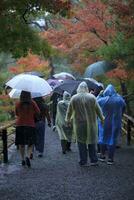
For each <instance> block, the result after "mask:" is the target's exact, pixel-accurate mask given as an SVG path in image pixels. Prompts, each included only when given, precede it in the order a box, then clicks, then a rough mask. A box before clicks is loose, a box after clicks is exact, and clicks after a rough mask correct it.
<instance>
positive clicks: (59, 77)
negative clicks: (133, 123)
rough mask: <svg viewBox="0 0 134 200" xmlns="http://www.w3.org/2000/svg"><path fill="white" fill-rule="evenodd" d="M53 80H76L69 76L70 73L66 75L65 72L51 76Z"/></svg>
mask: <svg viewBox="0 0 134 200" xmlns="http://www.w3.org/2000/svg"><path fill="white" fill-rule="evenodd" d="M53 77H54V78H56V79H63V80H64V79H69V80H76V79H75V77H74V76H73V75H72V74H70V73H67V72H61V73H58V74H54V75H53Z"/></svg>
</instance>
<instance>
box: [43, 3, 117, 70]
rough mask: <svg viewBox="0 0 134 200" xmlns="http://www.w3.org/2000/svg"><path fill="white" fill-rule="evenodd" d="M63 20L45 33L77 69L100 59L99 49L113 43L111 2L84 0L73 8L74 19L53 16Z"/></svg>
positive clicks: (59, 20) (56, 21)
mask: <svg viewBox="0 0 134 200" xmlns="http://www.w3.org/2000/svg"><path fill="white" fill-rule="evenodd" d="M53 23H55V24H59V26H58V28H57V29H54V28H51V29H49V30H48V31H45V32H43V33H42V37H43V38H46V39H47V40H48V41H49V42H50V44H51V45H52V46H53V47H54V48H56V49H58V50H59V51H61V52H64V53H65V54H67V55H68V56H69V60H70V61H71V63H72V65H74V66H75V69H76V70H79V71H80V70H81V73H82V72H83V71H84V68H82V66H83V67H84V66H87V65H89V64H90V63H92V62H94V61H96V60H97V59H98V57H96V54H95V52H96V51H97V50H98V48H100V47H101V46H103V45H109V44H110V42H111V40H112V39H113V38H114V37H115V33H116V32H115V21H114V16H113V15H111V12H110V10H109V8H108V7H107V4H105V3H103V2H102V1H101V0H96V1H92V0H88V1H86V0H83V1H81V3H79V4H77V6H74V8H73V9H72V10H71V19H63V18H60V19H58V20H56V19H55V20H53Z"/></svg>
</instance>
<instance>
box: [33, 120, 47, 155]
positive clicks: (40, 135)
mask: <svg viewBox="0 0 134 200" xmlns="http://www.w3.org/2000/svg"><path fill="white" fill-rule="evenodd" d="M36 131H37V133H36V145H35V147H36V150H37V151H39V153H43V151H44V140H45V122H44V121H39V122H37V123H36Z"/></svg>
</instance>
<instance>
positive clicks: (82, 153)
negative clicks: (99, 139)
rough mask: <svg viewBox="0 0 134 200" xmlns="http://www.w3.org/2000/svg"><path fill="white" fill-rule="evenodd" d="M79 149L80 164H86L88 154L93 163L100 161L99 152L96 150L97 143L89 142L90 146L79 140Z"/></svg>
mask: <svg viewBox="0 0 134 200" xmlns="http://www.w3.org/2000/svg"><path fill="white" fill-rule="evenodd" d="M78 149H79V157H80V162H79V163H80V164H81V165H83V164H86V163H87V159H88V154H89V158H90V162H91V163H96V162H97V161H98V158H97V152H96V145H95V144H89V145H88V146H87V145H86V144H84V143H81V142H78Z"/></svg>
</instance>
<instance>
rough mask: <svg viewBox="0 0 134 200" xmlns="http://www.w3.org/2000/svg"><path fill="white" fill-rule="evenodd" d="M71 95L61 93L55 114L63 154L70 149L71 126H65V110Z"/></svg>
mask: <svg viewBox="0 0 134 200" xmlns="http://www.w3.org/2000/svg"><path fill="white" fill-rule="evenodd" d="M70 99H71V95H70V94H69V93H68V92H66V91H65V92H64V93H63V100H61V101H59V102H58V104H57V114H56V129H57V131H58V134H59V138H60V140H61V147H62V153H63V154H65V153H66V151H71V149H70V145H71V137H72V128H71V127H70V126H67V124H66V122H65V116H66V111H67V108H68V105H69V101H70Z"/></svg>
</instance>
